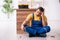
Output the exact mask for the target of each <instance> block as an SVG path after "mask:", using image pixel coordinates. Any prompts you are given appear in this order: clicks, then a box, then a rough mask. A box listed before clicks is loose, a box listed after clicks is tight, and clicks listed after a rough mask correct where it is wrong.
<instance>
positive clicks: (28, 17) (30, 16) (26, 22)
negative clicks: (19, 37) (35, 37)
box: [21, 14, 32, 30]
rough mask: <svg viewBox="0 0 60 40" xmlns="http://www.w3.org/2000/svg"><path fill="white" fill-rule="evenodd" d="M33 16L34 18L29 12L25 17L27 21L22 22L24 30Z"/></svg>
mask: <svg viewBox="0 0 60 40" xmlns="http://www.w3.org/2000/svg"><path fill="white" fill-rule="evenodd" d="M31 18H32V14H29V15H28V16H27V18H26V19H25V21H24V22H23V23H22V25H21V30H24V25H27V24H28V22H29V21H30V20H31Z"/></svg>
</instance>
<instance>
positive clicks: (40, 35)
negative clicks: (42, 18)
mask: <svg viewBox="0 0 60 40" xmlns="http://www.w3.org/2000/svg"><path fill="white" fill-rule="evenodd" d="M46 36H47V35H46V34H39V37H46Z"/></svg>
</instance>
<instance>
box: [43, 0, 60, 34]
mask: <svg viewBox="0 0 60 40" xmlns="http://www.w3.org/2000/svg"><path fill="white" fill-rule="evenodd" d="M46 1H47V2H46V3H45V4H44V7H45V9H46V10H45V14H46V16H47V18H48V23H49V25H50V26H51V29H52V31H54V32H55V33H60V32H58V31H59V30H60V29H59V28H60V18H59V17H60V3H59V0H46Z"/></svg>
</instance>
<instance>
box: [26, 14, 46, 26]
mask: <svg viewBox="0 0 60 40" xmlns="http://www.w3.org/2000/svg"><path fill="white" fill-rule="evenodd" d="M32 18H33V16H32V13H31V14H29V15H28V16H27V19H29V23H30V26H31V24H32V23H31V21H32ZM44 19H45V21H46V22H47V18H46V16H45V15H44ZM34 20H38V21H39V20H41V17H40V16H37V15H36V14H35V13H34Z"/></svg>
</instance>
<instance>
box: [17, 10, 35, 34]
mask: <svg viewBox="0 0 60 40" xmlns="http://www.w3.org/2000/svg"><path fill="white" fill-rule="evenodd" d="M35 11H36V9H16V13H17V14H16V16H17V18H16V19H17V33H18V34H24V33H25V32H23V31H21V29H20V27H21V24H22V22H23V21H24V20H25V19H26V17H27V15H28V14H30V13H33V12H35Z"/></svg>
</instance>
